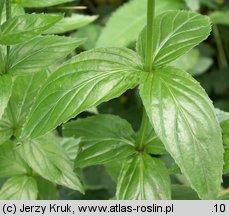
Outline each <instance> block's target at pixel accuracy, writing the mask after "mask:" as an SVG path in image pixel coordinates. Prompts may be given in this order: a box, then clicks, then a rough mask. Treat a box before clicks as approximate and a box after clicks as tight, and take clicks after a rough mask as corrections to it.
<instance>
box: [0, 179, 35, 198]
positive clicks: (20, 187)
mask: <svg viewBox="0 0 229 216" xmlns="http://www.w3.org/2000/svg"><path fill="white" fill-rule="evenodd" d="M37 193H38V190H37V183H36V180H35V179H34V178H33V177H29V176H15V177H12V178H10V179H8V180H7V181H6V182H5V183H4V185H3V186H2V188H1V190H0V199H1V200H35V199H36V198H37Z"/></svg>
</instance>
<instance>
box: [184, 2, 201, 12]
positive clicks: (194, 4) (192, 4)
mask: <svg viewBox="0 0 229 216" xmlns="http://www.w3.org/2000/svg"><path fill="white" fill-rule="evenodd" d="M185 2H186V4H187V6H188V7H189V8H190V9H191V10H193V11H198V10H199V9H200V0H185Z"/></svg>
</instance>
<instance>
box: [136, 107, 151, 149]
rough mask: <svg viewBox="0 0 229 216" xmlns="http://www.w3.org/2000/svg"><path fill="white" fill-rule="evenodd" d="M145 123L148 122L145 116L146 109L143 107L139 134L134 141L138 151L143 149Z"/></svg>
mask: <svg viewBox="0 0 229 216" xmlns="http://www.w3.org/2000/svg"><path fill="white" fill-rule="evenodd" d="M147 123H148V117H147V114H146V111H145V109H144V110H143V113H142V123H141V128H140V131H139V134H138V137H137V141H136V144H137V149H138V150H140V151H142V150H143V149H144V137H145V132H146V129H147Z"/></svg>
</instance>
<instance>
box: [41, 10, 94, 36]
mask: <svg viewBox="0 0 229 216" xmlns="http://www.w3.org/2000/svg"><path fill="white" fill-rule="evenodd" d="M96 19H97V16H86V15H80V14H75V15H72V16H71V17H65V18H63V19H62V20H61V21H60V22H58V23H56V24H55V25H54V26H52V27H51V28H49V29H48V30H46V31H45V34H62V33H65V32H69V31H73V30H76V29H78V28H81V27H83V26H86V25H88V24H89V23H91V22H93V21H95V20H96Z"/></svg>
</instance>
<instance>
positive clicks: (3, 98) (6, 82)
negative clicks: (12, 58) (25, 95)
mask: <svg viewBox="0 0 229 216" xmlns="http://www.w3.org/2000/svg"><path fill="white" fill-rule="evenodd" d="M12 85H13V82H12V78H11V76H9V75H3V76H0V88H1V92H0V119H1V118H2V115H3V113H4V111H5V109H6V107H7V105H8V102H9V99H10V96H11V94H12Z"/></svg>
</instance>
